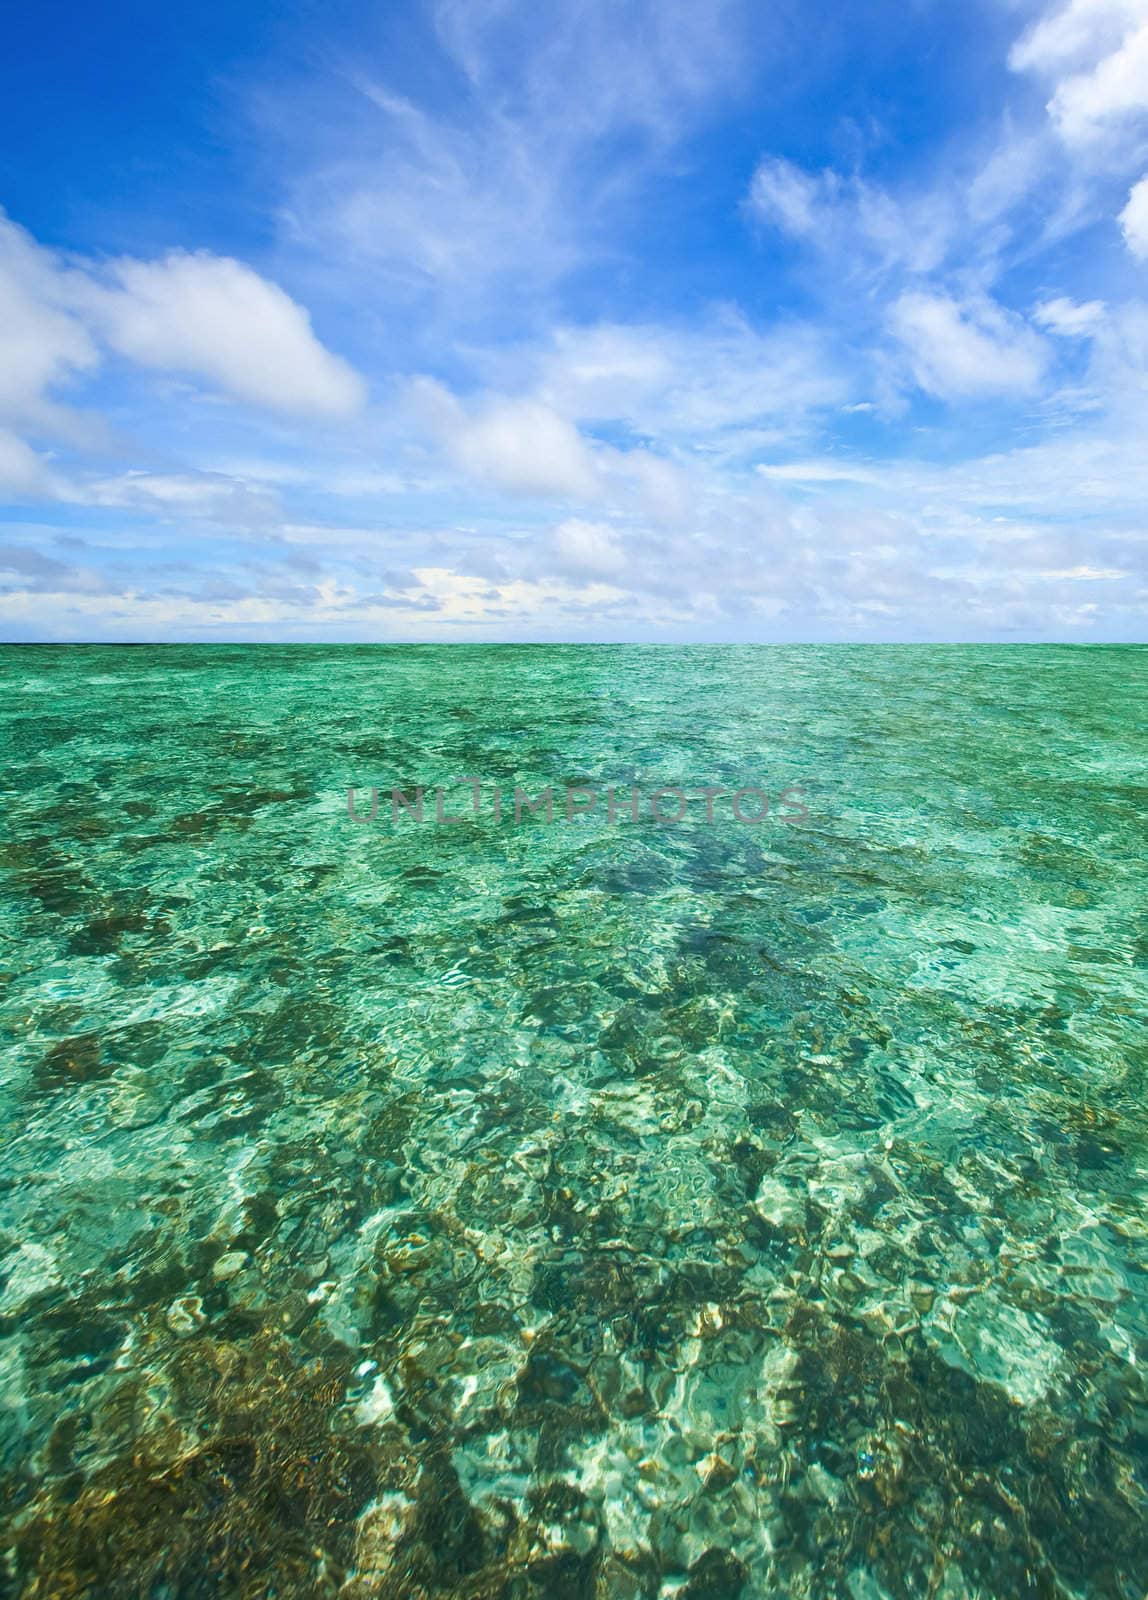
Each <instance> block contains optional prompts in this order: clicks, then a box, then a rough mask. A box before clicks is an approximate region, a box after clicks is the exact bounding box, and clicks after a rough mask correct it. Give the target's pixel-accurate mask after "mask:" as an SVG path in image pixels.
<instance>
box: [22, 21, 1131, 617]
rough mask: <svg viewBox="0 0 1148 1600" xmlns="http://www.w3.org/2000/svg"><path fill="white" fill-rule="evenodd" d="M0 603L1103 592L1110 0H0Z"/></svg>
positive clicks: (642, 606)
mask: <svg viewBox="0 0 1148 1600" xmlns="http://www.w3.org/2000/svg"><path fill="white" fill-rule="evenodd" d="M0 208H2V210H0V638H4V639H9V640H21V639H205V640H211V639H253V640H259V639H315V640H327V639H331V640H337V639H350V640H353V639H383V640H386V639H395V640H402V639H432V640H438V639H442V640H451V639H667V640H678V639H761V640H774V639H776V640H795V639H797V640H800V639H813V640H822V639H830V640H832V639H842V640H870V639H873V640H909V639H922V640H929V639H969V640H998V639H999V640H1025V639H1068V640H1080V641H1082V642H1084V641H1091V640H1111V639H1139V640H1144V639H1148V403H1146V402H1148V0H1068V3H1063V0H1053V3H1051V4H1049V3H1044V0H969V3H968V4H967V5H965V6H962V7H957V8H954V7H952V6H951V5H942V4H939V3H934V0H897V3H892V0H851V3H849V4H845V3H843V0H841V3H835V4H822V5H814V6H810V5H809V4H808V3H805V4H797V3H792V4H790V3H780V4H762V3H761V0H745V3H742V0H707V3H705V4H702V5H698V4H697V3H696V0H690V3H686V0H578V3H569V0H566V3H556V0H555V3H552V0H439V3H437V4H435V3H425V4H395V5H387V6H378V7H374V8H371V7H367V6H364V5H362V4H349V3H346V0H335V3H334V4H327V5H323V6H319V5H317V4H314V3H308V4H288V5H283V4H277V5H275V6H271V5H269V4H251V3H248V4H242V3H239V4H236V3H235V0H232V3H229V4H224V3H222V0H204V3H201V4H198V5H196V6H194V7H191V6H187V7H176V8H166V9H165V8H159V7H156V6H154V5H150V4H143V3H142V0H110V3H109V4H108V5H106V6H103V7H100V8H98V12H97V11H93V12H92V13H91V16H90V17H89V16H88V15H87V14H86V13H81V12H79V11H77V10H76V8H75V7H74V6H73V5H69V6H64V5H63V4H61V3H59V0H48V3H46V4H44V5H41V6H38V7H34V8H33V7H26V8H24V9H23V11H22V13H17V14H14V15H13V17H12V18H10V19H9V22H8V31H7V37H6V48H5V52H4V54H3V56H2V57H0Z"/></svg>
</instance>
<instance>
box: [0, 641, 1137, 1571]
mask: <svg viewBox="0 0 1148 1600" xmlns="http://www.w3.org/2000/svg"><path fill="white" fill-rule="evenodd" d="M1146 707H1148V651H1146V650H1144V649H1142V648H1135V647H1127V648H1090V649H1074V648H1067V647H1065V648H1062V647H1012V648H1001V649H997V648H987V647H976V648H957V647H953V648H947V647H946V648H932V647H930V648H915V647H890V648H883V647H858V648H851V647H826V648H821V647H801V648H769V647H765V648H752V647H745V648H743V647H728V648H726V647H698V648H683V649H676V648H665V647H662V648H656V647H651V648H646V647H618V648H614V647H603V648H593V647H558V648H550V647H521V648H519V647H479V646H476V647H464V646H453V647H450V646H448V647H394V648H369V647H362V648H361V647H339V648H325V647H287V648H276V647H262V646H261V647H220V648H214V647H206V646H200V647H188V648H184V647H166V648H159V647H156V648H152V647H143V648H124V649H113V648H97V647H92V648H72V647H68V648H58V649H56V648H38V647H35V648H32V647H30V648H9V649H6V650H4V651H2V652H0V720H2V723H3V733H4V748H5V762H4V768H3V784H4V796H3V800H4V822H5V827H4V839H5V843H4V845H3V851H2V855H0V894H2V897H3V921H2V924H0V928H2V936H3V945H2V947H0V973H2V981H3V997H2V1000H0V1028H2V1030H3V1031H2V1042H3V1065H2V1068H0V1118H2V1127H3V1133H4V1141H5V1151H4V1163H3V1168H2V1170H0V1452H2V1462H3V1466H2V1473H3V1476H2V1478H0V1518H2V1520H3V1522H4V1524H5V1525H6V1526H7V1528H8V1530H9V1533H10V1542H11V1548H12V1553H11V1555H10V1556H9V1557H8V1564H7V1566H6V1567H0V1594H3V1595H4V1596H8V1595H12V1596H16V1595H28V1596H35V1597H48V1596H52V1597H55V1596H69V1597H72V1596H75V1597H79V1596H103V1595H108V1596H116V1597H131V1596H140V1597H145V1596H146V1597H149V1600H191V1597H198V1596H207V1595H212V1596H218V1595H242V1596H245V1597H248V1596H251V1597H254V1596H260V1597H263V1596H267V1597H270V1596H278V1597H284V1596H328V1595H329V1596H338V1597H340V1600H365V1597H366V1596H376V1595H377V1596H384V1597H388V1600H392V1597H393V1600H420V1597H445V1596H465V1597H469V1600H479V1597H482V1600H494V1597H507V1600H511V1597H513V1600H519V1597H522V1600H526V1597H534V1596H546V1597H550V1596H554V1597H559V1600H564V1597H570V1600H583V1597H611V1600H612V1597H620V1600H631V1597H633V1600H637V1597H645V1596H650V1597H654V1596H658V1597H669V1596H680V1597H682V1600H702V1597H710V1600H714V1597H724V1596H731V1597H732V1596H736V1595H739V1594H740V1595H742V1596H744V1597H746V1600H750V1597H754V1596H765V1595H794V1596H826V1597H828V1596H848V1597H851V1600H879V1597H881V1596H892V1597H901V1596H914V1597H915V1596H922V1597H925V1596H938V1597H942V1600H959V1597H963V1596H969V1597H971V1596H993V1597H996V1596H1009V1597H1011V1596H1020V1595H1033V1596H1046V1595H1047V1596H1058V1597H1060V1596H1119V1597H1121V1600H1124V1597H1127V1600H1143V1597H1144V1594H1145V1590H1146V1588H1148V1413H1146V1410H1145V1383H1144V1377H1143V1374H1144V1371H1145V1363H1146V1362H1148V1276H1146V1272H1148V1208H1146V1205H1145V1190H1146V1186H1148V1110H1146V1107H1145V1076H1146V1069H1148V1031H1146V1029H1145V1020H1146V1013H1148V915H1146V901H1148V896H1146V894H1145V887H1144V885H1145V868H1144V858H1145V843H1146V832H1148V828H1146V812H1148V777H1146V767H1145V761H1146V755H1148V726H1146V725H1148V711H1146ZM459 778H476V779H478V780H479V782H480V789H479V796H480V804H479V809H478V812H477V813H476V812H475V811H474V810H473V806H472V804H471V793H470V791H469V790H468V789H467V788H466V787H465V786H463V787H459V786H458V784H457V783H456V781H455V780H457V779H459ZM608 783H613V784H614V785H615V786H616V790H617V792H618V794H619V796H620V797H621V800H623V801H624V800H625V799H627V798H628V797H629V792H630V786H631V785H636V786H637V787H638V790H639V798H640V801H641V815H640V817H639V819H638V820H637V821H636V822H635V821H633V820H632V818H631V817H630V816H629V814H628V813H627V812H626V811H622V812H621V813H620V815H618V816H616V817H615V820H614V822H613V824H611V823H610V821H609V819H608V817H607V815H606V811H605V788H606V785H607V784H608ZM438 784H443V785H446V786H447V788H446V810H447V812H448V814H453V813H456V812H457V813H461V814H462V816H463V820H462V821H461V822H457V823H454V824H449V825H447V824H443V825H439V824H438V823H437V822H435V820H434V809H435V808H434V800H433V790H434V786H435V785H438ZM567 784H581V785H589V786H591V787H594V788H596V789H597V791H598V792H599V795H600V799H599V803H598V805H597V806H596V807H595V809H594V810H593V811H591V812H589V813H588V814H584V815H575V816H574V817H573V819H572V820H569V821H567V820H566V817H565V812H564V806H563V804H562V803H561V801H562V797H563V795H564V790H565V786H566V785H567ZM351 785H355V786H356V792H357V802H358V806H359V809H360V810H361V811H364V812H365V813H369V790H370V788H371V786H376V787H377V788H379V789H380V790H381V791H382V795H381V801H380V806H379V812H378V816H377V817H376V819H375V821H374V822H365V823H363V824H356V823H355V822H353V821H352V820H351V819H350V818H349V816H348V814H347V789H348V787H349V786H351ZM392 785H401V786H403V788H404V789H405V791H406V792H407V793H408V794H409V793H410V792H411V791H413V789H414V787H415V786H416V785H422V786H424V787H425V788H426V789H427V790H428V791H429V793H428V796H427V803H426V809H425V811H424V818H423V821H422V822H421V823H419V822H417V821H416V820H415V819H414V818H413V817H412V816H410V815H409V814H407V813H401V814H400V816H399V819H398V821H397V823H396V822H394V821H392V817H391V809H390V803H389V796H390V790H391V786H392ZM516 785H520V786H521V787H522V788H523V789H524V790H526V791H528V793H529V795H530V797H531V798H532V799H533V798H535V797H536V796H537V795H538V793H539V792H540V790H542V789H543V788H544V787H546V786H547V785H551V786H554V788H555V792H556V796H557V797H558V798H557V800H556V805H555V812H554V816H553V820H552V821H550V822H549V823H548V822H547V821H546V819H545V816H544V814H543V812H542V811H541V810H539V811H537V812H530V813H527V812H523V814H522V815H521V817H520V819H519V820H518V821H517V822H516V821H515V819H514V815H513V804H512V800H511V803H510V804H509V805H507V803H506V801H505V799H504V804H503V810H502V814H501V815H500V816H499V817H498V818H497V819H496V818H495V816H494V812H493V791H494V788H495V787H496V786H497V787H499V788H500V789H501V791H502V792H503V795H504V796H511V797H512V796H513V791H514V788H515V786H516ZM663 785H670V786H674V785H681V786H684V787H685V788H687V789H689V790H691V791H700V790H702V789H703V788H705V787H707V786H711V787H715V788H720V789H721V790H722V791H723V795H724V796H725V798H722V799H717V800H715V801H714V804H713V819H712V822H709V821H707V818H706V805H705V803H704V802H699V801H690V802H689V804H688V807H687V814H686V816H685V818H684V820H683V821H682V822H681V823H680V824H679V825H677V826H661V825H658V824H657V823H656V822H655V821H654V820H653V819H652V818H651V816H650V807H649V796H650V795H651V793H652V792H653V791H654V790H656V789H657V788H658V787H660V786H663ZM747 786H753V787H757V788H760V789H762V790H763V791H764V792H766V793H767V794H768V796H769V797H770V801H771V808H770V813H769V815H768V817H767V818H766V820H765V821H764V822H763V823H761V824H748V825H747V824H743V823H739V822H737V821H736V820H735V818H734V816H733V814H732V806H731V804H730V801H729V799H728V797H729V796H730V795H731V794H732V792H733V791H735V790H738V789H742V788H744V787H747ZM793 786H799V787H800V788H801V789H802V791H803V800H802V805H803V807H804V814H800V810H801V808H800V807H795V806H790V807H789V808H788V812H787V814H785V815H783V814H782V808H781V807H780V805H779V803H778V799H777V797H778V796H779V795H780V792H781V791H782V790H783V789H786V788H789V787H793ZM755 805H756V802H747V803H746V805H745V807H744V810H745V811H746V812H747V813H752V812H753V810H754V807H755ZM665 809H666V810H667V811H668V813H669V814H670V815H673V813H674V811H675V810H676V802H673V801H672V800H671V801H670V802H667V805H666V807H665Z"/></svg>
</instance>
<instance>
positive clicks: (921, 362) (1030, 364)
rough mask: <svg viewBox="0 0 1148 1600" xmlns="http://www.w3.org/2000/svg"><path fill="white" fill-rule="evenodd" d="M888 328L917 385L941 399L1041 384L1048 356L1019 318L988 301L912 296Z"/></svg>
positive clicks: (894, 313) (1013, 391) (903, 299)
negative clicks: (903, 355) (900, 347)
mask: <svg viewBox="0 0 1148 1600" xmlns="http://www.w3.org/2000/svg"><path fill="white" fill-rule="evenodd" d="M890 324H891V328H892V331H893V333H894V335H895V337H896V338H897V339H898V340H899V341H900V343H901V345H902V347H903V350H904V353H905V356H906V358H907V360H908V363H909V366H910V369H911V370H912V373H913V376H914V378H915V380H916V382H917V383H918V384H919V386H920V387H921V388H922V389H924V390H925V391H926V392H927V393H929V394H932V395H936V396H937V397H938V398H940V399H946V400H960V399H971V398H974V397H976V396H981V395H994V394H1014V395H1019V394H1028V393H1031V392H1033V391H1034V390H1035V389H1036V388H1037V386H1038V384H1039V383H1040V379H1041V376H1042V374H1043V372H1044V369H1045V366H1046V364H1047V352H1046V350H1045V347H1044V345H1043V343H1042V341H1041V340H1040V338H1039V337H1038V336H1037V335H1036V334H1034V333H1033V331H1032V330H1031V329H1030V328H1029V327H1028V326H1027V325H1026V324H1025V323H1023V322H1022V321H1021V320H1020V319H1019V318H1018V317H1015V316H1011V315H1010V314H1009V313H1008V312H1006V311H1004V310H1002V308H1001V307H1000V306H997V305H995V304H993V303H992V302H991V301H989V300H978V301H975V302H971V303H964V304H962V303H960V302H958V301H956V300H953V299H950V298H949V297H948V296H946V295H940V294H924V293H908V294H904V295H902V296H901V297H900V299H898V300H897V302H896V304H895V305H894V306H893V309H892V314H891V317H890Z"/></svg>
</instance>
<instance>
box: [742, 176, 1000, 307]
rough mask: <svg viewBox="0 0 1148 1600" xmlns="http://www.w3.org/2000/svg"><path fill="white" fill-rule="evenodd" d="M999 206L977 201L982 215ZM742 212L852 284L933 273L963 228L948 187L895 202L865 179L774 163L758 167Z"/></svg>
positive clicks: (988, 198)
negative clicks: (868, 277)
mask: <svg viewBox="0 0 1148 1600" xmlns="http://www.w3.org/2000/svg"><path fill="white" fill-rule="evenodd" d="M990 202H991V203H990ZM969 203H970V204H971V203H972V201H971V199H970V202H969ZM995 203H997V202H996V201H994V200H992V197H991V196H990V195H989V194H988V193H987V191H986V192H985V193H982V194H981V195H980V196H979V198H978V204H979V205H981V206H982V207H985V206H989V207H990V209H991V204H995ZM745 205H746V210H747V211H748V212H749V213H750V215H751V216H755V217H757V218H758V220H759V221H761V222H764V223H767V224H768V225H770V226H772V227H776V228H780V229H781V231H782V232H783V233H788V234H790V235H791V236H792V237H793V238H796V239H801V240H804V241H805V242H807V243H808V244H810V245H811V246H812V247H814V248H815V249H817V250H818V251H820V252H822V253H823V254H825V255H827V256H830V257H831V258H832V259H833V260H834V261H835V262H837V263H839V265H840V268H841V269H842V270H843V272H844V273H845V274H846V275H847V276H848V277H850V278H852V277H854V276H856V274H857V272H858V271H859V270H864V271H867V272H869V273H887V272H890V271H893V270H895V269H904V270H906V271H909V272H914V273H925V272H931V271H933V270H934V269H935V268H936V267H937V266H939V265H940V263H941V262H942V261H943V260H944V258H945V256H946V254H947V252H948V251H949V249H950V247H951V245H952V243H953V240H954V238H955V237H956V236H957V231H958V223H959V220H960V214H959V208H958V204H957V194H956V191H955V189H952V188H950V187H948V186H945V185H941V184H938V185H935V186H934V187H932V188H929V189H925V190H923V191H922V192H920V193H916V194H908V195H905V196H904V197H900V198H898V197H894V196H893V195H891V194H889V193H888V192H887V191H886V190H884V189H882V188H880V187H878V186H877V185H875V184H871V183H866V182H865V181H864V180H863V179H861V178H858V177H849V178H843V177H841V176H840V175H839V174H838V173H836V172H832V171H825V172H818V173H815V174H814V173H807V172H804V171H803V170H802V169H801V168H800V167H797V166H794V164H793V163H792V162H791V161H784V160H779V159H778V158H776V157H773V156H766V157H765V158H763V159H762V160H761V161H760V162H759V163H758V166H757V169H756V171H755V172H754V175H753V178H752V180H751V182H750V187H749V193H748V194H747V196H746V201H745Z"/></svg>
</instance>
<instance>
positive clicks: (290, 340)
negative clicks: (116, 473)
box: [88, 251, 366, 416]
mask: <svg viewBox="0 0 1148 1600" xmlns="http://www.w3.org/2000/svg"><path fill="white" fill-rule="evenodd" d="M111 270H112V276H113V278H114V279H115V281H116V284H117V287H116V288H114V289H111V290H101V291H97V292H96V293H94V294H92V295H91V296H89V297H88V298H89V303H90V306H91V309H92V312H93V314H94V315H95V317H96V318H97V319H98V322H99V325H100V327H101V329H102V331H103V333H104V336H105V337H106V339H107V340H108V342H109V344H111V345H112V346H113V347H114V348H115V349H116V350H118V351H119V352H120V353H121V354H122V355H125V356H127V357H128V358H129V360H132V361H136V362H139V363H140V365H142V366H147V367H158V368H161V369H163V370H165V371H175V372H188V373H192V374H194V375H195V376H197V377H202V378H207V379H208V380H209V382H211V383H213V384H217V385H218V386H219V387H220V388H222V389H224V390H225V391H226V392H228V393H230V394H233V395H235V396H237V397H238V398H239V399H241V400H245V401H248V402H250V403H251V404H253V405H257V406H266V407H268V408H269V409H271V410H275V411H287V412H296V413H300V414H307V415H318V416H324V415H326V416H345V415H347V414H348V413H350V412H353V411H355V410H357V409H358V408H359V407H360V406H361V405H362V404H363V401H364V399H365V397H366V391H365V386H364V384H363V380H362V379H361V378H360V377H359V376H358V374H357V373H356V372H354V371H353V369H352V368H351V367H349V366H348V365H347V363H346V362H345V361H343V360H341V359H340V357H338V356H335V355H332V354H331V352H330V351H329V350H326V349H324V347H323V346H322V345H321V344H320V343H319V341H318V339H316V337H315V335H314V333H313V331H312V329H311V320H310V318H309V317H308V315H307V313H306V311H304V310H303V308H302V307H301V306H299V305H297V304H296V303H295V301H294V300H292V299H291V298H290V296H289V295H287V294H285V293H284V291H283V290H282V289H280V288H279V287H278V286H277V285H276V284H273V283H269V282H268V281H267V280H266V279H265V278H261V277H260V276H259V274H258V273H256V272H253V271H252V270H251V268H250V267H247V266H244V265H243V263H242V262H239V261H233V260H231V259H230V258H228V257H225V256H213V255H208V254H206V253H205V252H199V253H196V254H189V253H187V252H184V251H175V252H173V253H172V254H171V255H168V256H166V257H164V259H163V260H162V261H130V260H128V261H119V262H116V263H115V264H114V265H113V267H112V269H111Z"/></svg>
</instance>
